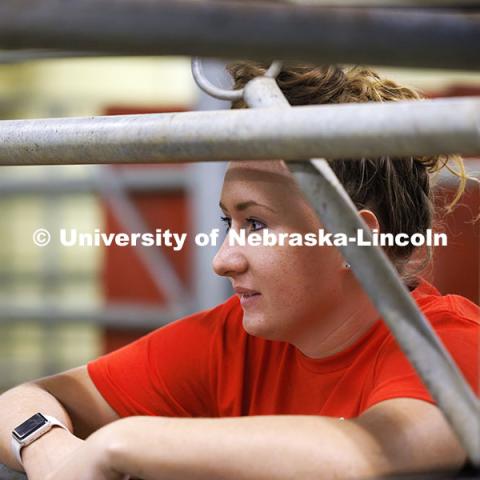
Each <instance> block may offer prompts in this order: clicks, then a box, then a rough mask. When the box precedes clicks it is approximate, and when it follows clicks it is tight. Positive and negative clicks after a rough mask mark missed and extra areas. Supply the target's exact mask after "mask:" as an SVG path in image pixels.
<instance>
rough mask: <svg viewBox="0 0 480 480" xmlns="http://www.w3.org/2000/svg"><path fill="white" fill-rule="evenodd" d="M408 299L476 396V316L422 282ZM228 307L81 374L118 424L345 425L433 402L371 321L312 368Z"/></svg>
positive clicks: (232, 304) (479, 321)
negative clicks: (141, 420) (168, 420)
mask: <svg viewBox="0 0 480 480" xmlns="http://www.w3.org/2000/svg"><path fill="white" fill-rule="evenodd" d="M412 295H413V297H414V299H415V301H416V302H417V304H418V305H419V307H420V308H421V310H422V311H423V313H424V314H425V316H426V317H427V318H428V320H429V321H430V323H431V324H432V326H433V328H434V329H435V330H436V332H437V334H438V335H439V336H440V338H441V340H442V342H443V343H444V345H445V346H446V348H447V349H448V350H449V351H450V353H451V355H452V356H453V358H454V360H455V361H456V363H457V365H458V366H459V367H460V369H461V371H462V372H463V374H464V376H465V378H466V379H467V381H468V382H469V384H470V385H471V387H472V388H473V390H474V391H475V393H476V394H477V395H478V396H480V381H479V369H480V346H479V338H480V309H479V307H478V306H477V305H475V304H473V303H472V302H470V301H469V300H467V299H465V298H463V297H460V296H457V295H446V296H441V295H440V294H439V292H438V291H437V290H436V289H435V288H434V287H432V286H431V285H430V284H428V283H426V282H424V281H422V282H421V283H420V285H419V286H418V287H417V288H416V289H415V290H414V291H413V292H412ZM242 315H243V312H242V308H241V306H240V302H239V300H238V298H237V297H235V296H234V297H231V298H230V299H228V300H227V301H226V302H225V303H223V304H221V305H219V306H217V307H215V308H213V309H211V310H208V311H204V312H200V313H196V314H193V315H191V316H189V317H187V318H184V319H182V320H178V321H176V322H174V323H172V324H169V325H167V326H165V327H163V328H160V329H158V330H156V331H154V332H152V333H150V334H148V335H146V336H145V337H143V338H141V339H139V340H137V341H135V342H134V343H132V344H130V345H128V346H126V347H124V348H122V349H120V350H117V351H116V352H113V353H110V354H108V355H105V356H103V357H100V358H99V359H97V360H95V361H93V362H91V363H89V364H88V372H89V374H90V377H91V378H92V380H93V382H94V383H95V385H96V387H97V388H98V390H99V391H100V393H101V394H102V395H103V397H104V398H105V399H106V401H107V402H108V403H109V404H110V405H111V406H112V408H113V409H114V410H115V411H116V412H117V413H118V414H119V415H120V416H122V417H124V416H130V415H158V416H168V417H228V416H241V415H276V414H306V415H324V416H334V417H345V418H351V417H356V416H358V415H359V414H361V413H362V412H363V411H364V410H366V409H367V408H369V407H371V406H372V405H374V404H375V403H378V402H381V401H382V400H387V399H391V398H396V397H410V398H417V399H422V400H426V401H428V402H432V403H434V402H433V400H432V399H431V397H430V395H429V394H428V393H427V390H426V389H425V387H424V386H423V384H422V382H421V380H420V379H419V377H418V376H417V374H416V373H415V371H414V370H413V368H412V367H411V366H410V364H409V362H408V360H407V359H406V357H405V355H404V354H403V353H402V352H401V350H400V349H399V347H398V345H397V343H396V341H395V339H394V338H393V336H392V335H391V334H390V332H389V330H388V329H387V327H386V326H385V325H384V323H383V321H382V320H381V319H378V320H377V321H376V323H375V324H374V325H373V326H372V327H371V328H370V329H369V330H368V331H367V332H366V333H365V334H364V335H363V336H362V337H361V338H360V339H358V340H357V341H356V342H355V343H354V344H352V345H351V346H350V347H348V348H347V349H346V350H344V351H342V352H340V353H338V354H335V355H332V356H329V357H326V358H323V359H320V360H313V359H311V358H308V357H306V356H304V355H303V354H302V353H301V352H300V351H299V350H298V349H296V348H295V347H294V346H292V345H290V344H288V343H284V342H277V341H269V340H264V339H262V338H258V337H254V336H252V335H249V334H248V333H246V332H245V330H244V329H243V326H242Z"/></svg>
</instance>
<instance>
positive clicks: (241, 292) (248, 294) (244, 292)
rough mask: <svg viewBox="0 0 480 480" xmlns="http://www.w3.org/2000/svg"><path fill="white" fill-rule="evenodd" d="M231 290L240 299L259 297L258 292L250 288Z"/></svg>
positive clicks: (234, 288)
mask: <svg viewBox="0 0 480 480" xmlns="http://www.w3.org/2000/svg"><path fill="white" fill-rule="evenodd" d="M233 290H234V291H235V293H236V294H237V295H239V296H241V297H246V298H248V297H253V296H255V295H260V292H257V291H256V290H252V289H250V288H244V287H233Z"/></svg>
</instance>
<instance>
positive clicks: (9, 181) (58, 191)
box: [0, 167, 189, 197]
mask: <svg viewBox="0 0 480 480" xmlns="http://www.w3.org/2000/svg"><path fill="white" fill-rule="evenodd" d="M117 178H118V181H119V182H120V183H121V184H122V186H123V187H124V188H125V189H127V190H129V191H132V192H160V191H161V192H176V191H182V190H185V189H186V188H187V187H188V184H189V178H188V175H186V172H185V170H184V169H182V168H178V167H175V168H167V167H165V168H161V169H160V168H158V167H153V168H151V167H150V168H149V167H146V168H141V169H130V168H129V169H119V170H118V172H117ZM97 190H98V184H97V183H96V182H95V180H94V179H93V178H92V175H90V174H88V175H86V176H79V177H65V176H61V175H56V174H55V172H53V171H50V172H49V174H48V176H35V177H31V178H30V177H28V176H27V177H25V176H16V175H10V176H5V175H4V176H2V177H0V197H5V196H11V195H39V194H40V195H42V194H52V195H72V194H83V193H95V192H96V191H97Z"/></svg>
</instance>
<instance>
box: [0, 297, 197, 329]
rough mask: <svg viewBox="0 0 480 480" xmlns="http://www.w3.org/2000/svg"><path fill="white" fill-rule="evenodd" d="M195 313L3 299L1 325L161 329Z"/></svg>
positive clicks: (175, 310) (133, 306)
mask: <svg viewBox="0 0 480 480" xmlns="http://www.w3.org/2000/svg"><path fill="white" fill-rule="evenodd" d="M190 313H191V310H187V309H182V308H174V307H169V308H162V307H155V306H149V305H136V304H114V303H112V304H109V305H107V306H106V307H99V308H97V307H92V308H83V307H82V308H76V307H61V306H58V305H56V304H55V305H48V306H45V305H40V306H23V305H16V304H8V303H5V302H3V303H2V306H1V308H0V325H8V324H18V322H20V321H22V322H28V321H37V322H40V323H41V324H42V325H56V324H61V325H65V324H68V323H87V324H92V325H99V326H112V327H115V328H151V329H154V328H158V327H161V326H163V325H166V324H168V323H170V322H173V321H174V320H177V319H178V318H181V317H184V316H186V315H188V314H190Z"/></svg>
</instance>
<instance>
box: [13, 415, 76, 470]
mask: <svg viewBox="0 0 480 480" xmlns="http://www.w3.org/2000/svg"><path fill="white" fill-rule="evenodd" d="M54 426H58V427H61V428H63V429H65V430H67V431H69V430H68V428H67V427H66V426H65V425H64V424H63V423H62V422H60V421H59V420H57V419H56V418H55V417H49V416H48V415H42V414H41V413H36V414H35V415H33V416H31V417H30V418H29V419H28V420H26V421H25V422H23V423H22V424H20V425H18V427H15V428H14V430H13V431H12V452H13V454H14V455H15V458H16V459H17V460H18V463H20V465H23V464H22V456H21V451H22V448H23V447H26V446H27V445H30V444H31V443H33V442H34V441H35V440H37V439H39V438H40V437H41V436H42V435H45V434H46V433H47V432H49V431H50V430H51V429H52V428H53V427H54Z"/></svg>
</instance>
